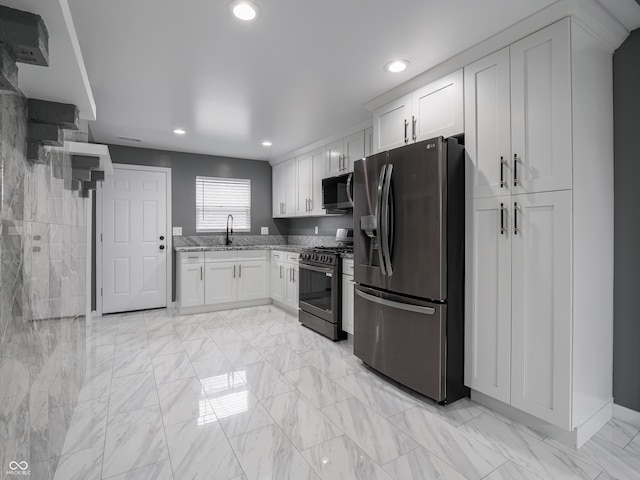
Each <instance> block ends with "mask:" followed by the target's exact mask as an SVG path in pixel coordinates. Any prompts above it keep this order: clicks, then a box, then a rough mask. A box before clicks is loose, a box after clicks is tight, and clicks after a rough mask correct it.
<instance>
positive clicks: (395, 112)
mask: <svg viewBox="0 0 640 480" xmlns="http://www.w3.org/2000/svg"><path fill="white" fill-rule="evenodd" d="M462 80H463V73H462V70H458V71H457V72H454V73H452V74H451V75H447V76H446V77H443V78H441V79H440V80H437V81H435V82H432V83H430V84H429V85H426V86H424V87H422V88H421V89H419V90H416V91H415V92H413V93H411V94H410V95H405V96H404V97H402V98H399V99H398V100H395V101H393V102H391V103H388V104H387V105H384V106H382V107H380V108H378V109H377V110H375V111H374V112H373V153H377V152H382V151H384V150H390V149H392V148H397V147H401V146H402V145H406V144H408V143H412V142H419V141H421V140H427V139H429V138H433V137H438V136H443V137H449V136H451V135H457V134H459V133H462V132H463V131H464V101H463V81H462Z"/></svg>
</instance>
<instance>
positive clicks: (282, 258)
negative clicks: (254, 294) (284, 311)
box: [271, 250, 300, 311]
mask: <svg viewBox="0 0 640 480" xmlns="http://www.w3.org/2000/svg"><path fill="white" fill-rule="evenodd" d="M299 256H300V255H299V254H298V253H292V252H284V251H280V250H274V251H273V252H271V299H272V300H273V301H274V303H276V304H279V305H280V306H283V307H285V308H288V309H289V310H295V311H297V310H298V281H299V280H298V257H299ZM276 266H277V268H276Z"/></svg>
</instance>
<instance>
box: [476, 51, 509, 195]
mask: <svg viewBox="0 0 640 480" xmlns="http://www.w3.org/2000/svg"><path fill="white" fill-rule="evenodd" d="M509 65H510V64H509V47H506V48H503V49H502V50H499V51H497V52H496V53H493V54H491V55H489V56H487V57H484V58H482V59H480V60H478V61H477V62H475V63H473V64H471V65H469V66H467V67H465V68H464V101H465V107H464V108H465V124H464V127H465V128H464V133H465V151H466V154H467V156H468V158H469V159H470V160H471V165H472V166H473V168H472V169H471V171H470V172H468V174H467V176H466V177H467V182H468V189H467V192H468V193H467V198H470V197H474V198H483V197H494V196H497V195H507V194H510V193H511V187H512V185H513V179H512V173H511V172H512V162H511V97H510V88H511V87H510V70H509Z"/></svg>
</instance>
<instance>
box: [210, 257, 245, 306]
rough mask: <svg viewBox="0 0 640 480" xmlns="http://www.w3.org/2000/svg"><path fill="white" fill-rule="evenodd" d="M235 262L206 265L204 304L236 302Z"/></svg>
mask: <svg viewBox="0 0 640 480" xmlns="http://www.w3.org/2000/svg"><path fill="white" fill-rule="evenodd" d="M236 276H237V267H236V263H235V262H214V263H205V264H204V303H205V304H207V305H212V304H216V303H228V302H235V301H236V288H237V287H236Z"/></svg>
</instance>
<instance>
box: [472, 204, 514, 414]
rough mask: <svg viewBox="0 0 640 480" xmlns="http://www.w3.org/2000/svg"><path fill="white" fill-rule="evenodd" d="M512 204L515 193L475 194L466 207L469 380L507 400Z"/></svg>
mask: <svg viewBox="0 0 640 480" xmlns="http://www.w3.org/2000/svg"><path fill="white" fill-rule="evenodd" d="M510 206H511V197H510V196H504V197H498V198H484V199H473V200H468V201H467V213H466V223H467V224H466V231H467V232H469V235H467V241H466V254H465V261H466V268H465V272H466V273H465V282H466V286H465V296H466V298H465V316H466V319H465V329H466V332H465V343H466V352H465V384H466V385H467V386H469V387H471V388H473V389H474V390H478V391H479V392H482V393H485V394H487V395H489V396H491V397H493V398H496V399H498V400H501V401H502V402H505V403H509V402H510V397H511V386H510V378H511V232H512V230H511V229H509V226H510V221H511V219H510V218H509V214H508V211H509V209H510ZM502 227H504V230H503V229H502Z"/></svg>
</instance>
